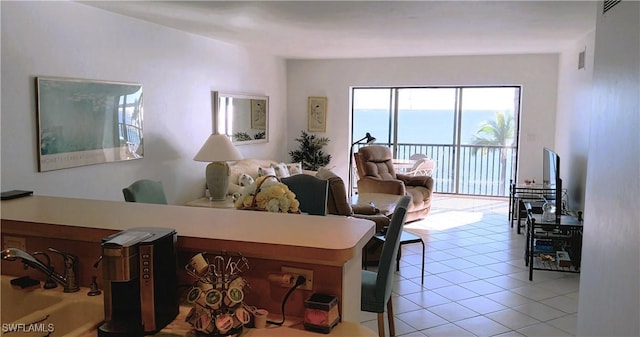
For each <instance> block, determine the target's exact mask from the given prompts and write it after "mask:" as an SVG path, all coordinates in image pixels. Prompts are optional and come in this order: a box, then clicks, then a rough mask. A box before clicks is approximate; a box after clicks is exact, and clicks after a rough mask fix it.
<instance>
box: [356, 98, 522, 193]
mask: <svg viewBox="0 0 640 337" xmlns="http://www.w3.org/2000/svg"><path fill="white" fill-rule="evenodd" d="M352 90H353V91H352V98H353V99H352V102H353V107H352V130H353V134H352V139H353V140H352V142H354V141H356V140H358V139H360V138H362V137H363V136H364V135H365V134H366V133H367V132H369V133H371V135H373V136H374V137H376V139H377V141H376V143H377V144H379V145H386V146H389V147H390V148H391V150H392V152H393V155H394V158H396V159H399V160H409V161H410V160H411V159H415V158H418V157H425V156H426V157H430V158H432V159H433V160H435V161H436V170H435V171H434V173H433V177H434V180H435V191H436V192H439V193H456V194H469V195H487V196H506V195H508V188H509V184H508V182H509V179H511V178H512V177H515V174H516V162H517V161H516V155H517V120H518V115H519V101H520V88H519V87H421V88H416V87H411V88H403V87H395V88H394V87H389V88H353V89H352ZM361 146H364V144H356V145H355V146H354V151H357V149H358V148H359V147H361ZM354 185H355V184H354Z"/></svg>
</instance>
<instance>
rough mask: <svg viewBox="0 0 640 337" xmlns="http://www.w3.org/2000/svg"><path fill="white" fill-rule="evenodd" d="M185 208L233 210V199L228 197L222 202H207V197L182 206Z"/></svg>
mask: <svg viewBox="0 0 640 337" xmlns="http://www.w3.org/2000/svg"><path fill="white" fill-rule="evenodd" d="M184 205H185V206H192V207H209V208H234V207H235V206H234V205H233V199H232V198H231V196H230V195H228V196H227V197H226V198H225V199H224V200H209V198H208V197H202V198H199V199H196V200H191V201H189V202H187V203H186V204H184Z"/></svg>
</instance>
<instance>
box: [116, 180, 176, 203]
mask: <svg viewBox="0 0 640 337" xmlns="http://www.w3.org/2000/svg"><path fill="white" fill-rule="evenodd" d="M122 194H124V200H125V201H127V202H142V203H147V204H165V205H166V204H167V198H166V197H165V195H164V188H163V187H162V183H161V182H159V181H153V180H148V179H141V180H138V181H136V182H134V183H133V184H131V185H129V186H128V187H125V188H123V189H122Z"/></svg>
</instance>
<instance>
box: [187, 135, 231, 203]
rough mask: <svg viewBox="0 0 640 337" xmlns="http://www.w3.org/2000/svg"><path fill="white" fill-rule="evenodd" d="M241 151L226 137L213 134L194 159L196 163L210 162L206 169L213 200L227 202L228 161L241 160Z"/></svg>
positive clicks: (208, 186)
mask: <svg viewBox="0 0 640 337" xmlns="http://www.w3.org/2000/svg"><path fill="white" fill-rule="evenodd" d="M240 159H242V155H241V154H240V151H238V149H236V148H235V146H233V144H231V141H230V140H229V137H227V136H226V135H218V134H212V135H211V136H209V138H207V141H205V142H204V144H203V145H202V147H201V148H200V151H198V153H196V156H195V157H193V160H195V161H204V162H210V164H209V165H207V169H206V172H205V173H206V180H207V188H208V189H209V193H210V197H209V198H210V199H211V200H225V198H226V195H227V192H228V191H229V175H230V170H229V165H228V164H227V163H226V162H227V161H228V160H240Z"/></svg>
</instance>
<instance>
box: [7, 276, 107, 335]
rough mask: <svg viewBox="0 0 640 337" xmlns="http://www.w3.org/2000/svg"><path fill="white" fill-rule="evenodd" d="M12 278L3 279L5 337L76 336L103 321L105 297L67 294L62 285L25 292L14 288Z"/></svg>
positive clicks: (78, 293)
mask: <svg viewBox="0 0 640 337" xmlns="http://www.w3.org/2000/svg"><path fill="white" fill-rule="evenodd" d="M13 278H14V276H6V275H2V276H0V283H1V289H0V290H1V291H2V294H1V296H2V298H1V299H2V312H1V315H0V317H2V318H1V319H2V325H1V327H2V331H0V332H1V333H2V334H1V335H2V336H7V337H22V336H44V335H46V334H47V333H49V332H51V334H50V335H49V336H50V337H76V336H80V335H83V334H85V333H86V332H87V331H89V330H92V329H95V328H96V327H97V326H98V325H100V323H101V322H102V321H103V320H104V309H103V297H102V295H99V296H87V292H88V291H89V289H88V288H81V289H80V291H78V292H75V293H64V292H63V290H62V287H61V286H59V287H57V288H55V289H48V290H47V289H42V288H32V289H27V290H24V289H20V288H16V287H13V286H11V284H10V280H11V279H13ZM8 330H14V331H12V332H8Z"/></svg>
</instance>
